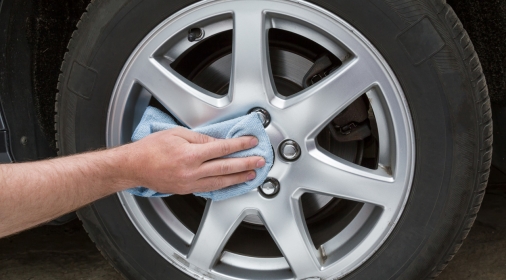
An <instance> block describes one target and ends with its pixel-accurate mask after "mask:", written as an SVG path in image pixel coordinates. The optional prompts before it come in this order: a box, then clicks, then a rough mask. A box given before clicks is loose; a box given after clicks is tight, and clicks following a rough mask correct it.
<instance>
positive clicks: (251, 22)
mask: <svg viewBox="0 0 506 280" xmlns="http://www.w3.org/2000/svg"><path fill="white" fill-rule="evenodd" d="M233 40H234V41H233V51H232V56H233V57H232V76H231V81H230V84H231V86H230V89H231V93H232V100H233V102H239V103H241V104H245V103H249V104H254V103H258V102H260V101H264V100H265V98H266V97H265V94H268V95H271V96H272V95H273V90H272V86H271V85H270V79H269V74H268V73H269V71H268V65H267V61H268V59H267V30H266V24H265V15H264V13H263V10H262V9H257V8H252V7H246V6H241V7H239V8H237V9H235V10H234V38H233Z"/></svg>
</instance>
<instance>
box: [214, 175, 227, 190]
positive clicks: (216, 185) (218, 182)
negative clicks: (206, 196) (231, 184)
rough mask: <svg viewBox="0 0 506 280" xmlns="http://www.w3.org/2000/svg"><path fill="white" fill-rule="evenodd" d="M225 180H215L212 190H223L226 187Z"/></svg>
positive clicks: (219, 178) (218, 178) (220, 178)
mask: <svg viewBox="0 0 506 280" xmlns="http://www.w3.org/2000/svg"><path fill="white" fill-rule="evenodd" d="M223 184H224V180H223V178H222V177H216V178H214V180H213V181H212V182H211V187H212V189H219V188H222V187H224V185H223Z"/></svg>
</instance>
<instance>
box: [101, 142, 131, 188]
mask: <svg viewBox="0 0 506 280" xmlns="http://www.w3.org/2000/svg"><path fill="white" fill-rule="evenodd" d="M107 152H108V158H109V159H111V161H112V162H111V163H110V164H109V165H110V166H112V168H111V173H110V174H109V176H110V177H109V178H110V179H111V181H112V182H111V188H112V191H113V192H120V191H123V190H126V189H129V188H132V187H135V186H137V184H138V180H137V178H136V174H137V172H138V170H136V169H137V168H136V164H135V155H134V154H133V153H132V150H131V149H130V147H129V144H127V145H123V146H119V147H116V148H113V149H110V150H107Z"/></svg>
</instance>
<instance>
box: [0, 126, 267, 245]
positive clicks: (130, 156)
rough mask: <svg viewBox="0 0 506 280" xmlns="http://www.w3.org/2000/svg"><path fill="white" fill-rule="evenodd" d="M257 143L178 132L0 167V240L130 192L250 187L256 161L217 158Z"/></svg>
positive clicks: (258, 162) (258, 161)
mask: <svg viewBox="0 0 506 280" xmlns="http://www.w3.org/2000/svg"><path fill="white" fill-rule="evenodd" d="M256 144H257V140H256V138H254V137H241V138H236V139H230V140H216V139H214V138H211V137H208V136H204V135H201V134H197V133H194V132H191V131H189V130H186V129H183V128H181V129H179V128H177V129H171V130H169V131H163V132H158V133H154V134H152V135H150V136H148V137H146V138H144V139H142V140H140V141H138V142H135V143H131V144H127V145H124V146H121V147H117V148H114V149H108V150H103V151H97V152H90V153H85V154H80V155H75V156H69V157H64V158H56V159H51V160H45V161H40V162H31V163H16V164H4V165H0V182H1V183H0V237H3V236H6V235H9V234H13V233H16V232H18V231H21V230H24V229H27V228H30V227H33V226H36V225H38V224H40V223H43V222H46V221H49V220H52V219H54V218H56V217H58V216H60V215H63V214H65V213H68V212H70V211H73V210H75V209H77V208H79V207H82V206H84V205H86V204H88V203H91V202H93V201H95V200H97V199H100V198H102V197H104V196H107V195H110V194H113V193H115V192H118V191H122V190H124V189H127V188H131V187H134V186H139V185H142V186H145V187H149V188H151V189H154V190H156V191H159V192H164V193H173V194H188V193H192V192H201V191H210V190H216V189H220V188H223V187H226V186H230V185H233V184H238V183H242V182H245V181H248V180H251V179H253V178H254V177H255V172H254V171H253V169H255V168H258V167H262V166H263V165H264V164H265V161H264V160H263V159H262V158H261V157H250V158H240V159H238V158H236V159H217V158H219V157H222V156H224V155H227V154H230V153H234V152H236V151H239V150H245V149H249V148H252V147H254V146H255V145H256Z"/></svg>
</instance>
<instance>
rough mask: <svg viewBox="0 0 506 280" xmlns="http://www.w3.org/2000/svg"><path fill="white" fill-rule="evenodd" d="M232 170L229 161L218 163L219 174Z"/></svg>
mask: <svg viewBox="0 0 506 280" xmlns="http://www.w3.org/2000/svg"><path fill="white" fill-rule="evenodd" d="M231 171H232V166H231V165H230V164H229V163H226V162H224V163H222V164H221V165H220V172H221V174H229V173H230V172H231Z"/></svg>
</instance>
